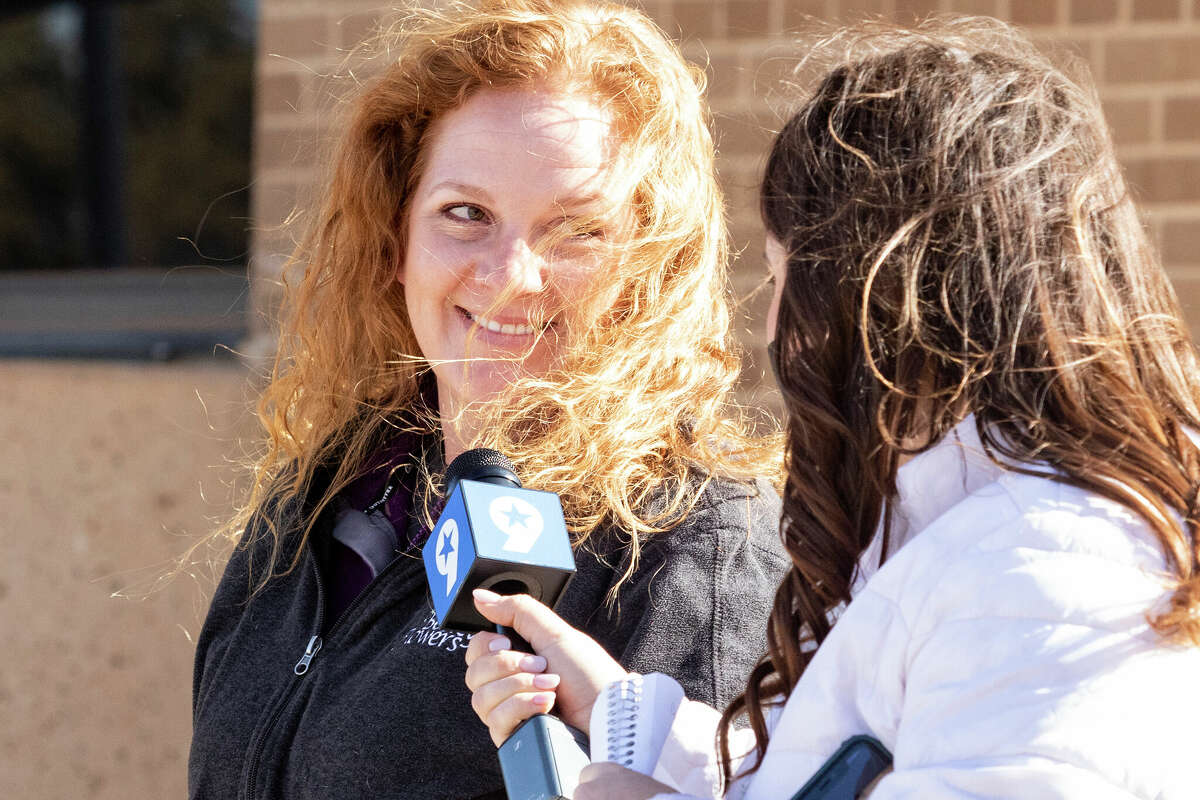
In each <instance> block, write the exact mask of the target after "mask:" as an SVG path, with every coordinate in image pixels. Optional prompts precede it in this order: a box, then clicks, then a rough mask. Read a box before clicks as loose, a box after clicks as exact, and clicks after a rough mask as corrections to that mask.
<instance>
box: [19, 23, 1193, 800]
mask: <svg viewBox="0 0 1200 800" xmlns="http://www.w3.org/2000/svg"><path fill="white" fill-rule="evenodd" d="M386 5H387V4H379V3H377V2H369V1H368V0H261V2H260V12H261V17H260V33H261V36H260V45H261V46H260V51H259V55H258V62H257V73H258V98H257V109H256V121H255V134H256V136H255V169H254V172H255V184H254V192H255V195H254V216H255V224H256V227H257V233H256V236H255V243H254V255H255V259H256V260H255V269H256V271H257V274H258V275H259V277H261V278H266V279H271V278H273V277H275V276H276V275H277V271H278V265H279V264H280V258H281V256H282V254H284V253H286V251H287V250H288V249H289V248H288V243H287V242H288V240H287V235H286V234H285V233H283V232H281V231H279V230H278V225H279V223H280V222H281V221H282V220H283V219H284V218H285V217H286V216H287V215H288V214H289V213H290V212H291V211H292V209H293V207H294V206H295V204H296V202H297V199H298V198H301V197H302V196H303V195H304V193H305V192H306V191H307V190H308V188H309V187H310V186H311V184H312V181H313V180H314V179H315V176H316V174H317V160H316V153H317V152H318V148H317V147H316V146H315V145H314V142H316V141H318V140H319V139H320V137H322V136H323V135H325V133H326V131H327V127H328V121H329V118H330V110H331V109H332V108H333V106H334V103H333V100H332V97H333V96H334V95H336V93H337V91H339V90H340V87H342V86H343V85H344V84H341V83H339V82H338V81H337V80H331V79H329V78H328V77H327V76H328V74H329V73H330V72H332V71H334V70H335V69H336V67H337V65H338V64H340V63H341V61H342V58H343V55H344V51H345V49H346V48H348V47H351V46H353V45H354V43H356V42H357V41H358V40H359V39H360V38H361V37H362V36H363V35H364V34H365V33H366V32H367V31H368V30H369V29H370V27H371V25H372V24H373V22H374V20H375V18H376V13H377V10H378V9H379V8H380V7H381V6H386ZM646 7H647V8H648V10H649V11H650V12H651V13H652V14H653V15H654V16H655V18H656V19H657V20H659V21H660V23H661V24H662V25H663V26H664V27H665V28H666V29H667V30H668V31H670V32H672V33H677V34H679V35H680V36H681V38H682V39H683V40H684V41H685V45H686V51H687V53H688V54H689V56H690V57H692V58H694V59H696V60H697V61H699V62H701V63H708V64H710V70H709V71H710V75H711V79H712V80H711V97H712V104H713V108H714V112H715V117H716V119H715V124H716V130H717V137H718V143H719V146H720V150H721V174H722V178H723V180H724V183H725V186H726V190H727V192H728V195H729V199H730V201H731V208H732V219H733V222H734V236H735V239H736V241H737V243H738V245H739V246H740V247H743V248H744V250H745V252H744V255H743V257H742V258H741V259H740V260H739V262H738V266H737V272H736V280H737V290H738V291H739V292H741V293H744V292H746V291H748V290H749V288H750V287H751V286H752V285H753V284H754V283H755V282H756V281H757V280H758V278H759V276H760V275H761V274H762V272H761V270H762V268H761V265H760V263H759V261H760V259H759V256H758V253H759V252H760V251H761V240H760V238H759V233H758V231H757V221H756V220H755V218H754V211H753V209H754V202H753V197H754V185H755V181H756V179H757V173H758V170H759V168H760V165H761V158H762V151H763V148H764V147H765V145H766V143H767V142H768V141H769V138H770V135H771V131H772V130H773V129H774V127H775V126H776V125H777V119H776V117H775V115H774V114H773V113H772V112H771V110H770V104H769V103H767V102H766V101H764V99H763V97H764V96H765V94H766V93H767V90H768V89H770V88H771V87H772V86H773V85H775V83H776V79H777V78H778V76H780V75H781V74H783V73H785V72H786V71H787V69H788V67H789V65H790V64H791V63H792V60H793V57H794V52H793V48H792V47H791V45H790V44H789V41H790V40H789V37H788V35H787V34H786V33H785V31H787V30H788V29H791V28H794V27H795V26H797V25H799V24H800V23H801V22H802V15H804V14H815V15H817V16H820V17H823V18H826V19H838V18H843V17H845V16H852V15H861V14H863V13H871V14H882V15H884V16H889V17H894V18H897V19H906V18H912V16H913V15H915V14H922V13H926V12H929V11H960V12H969V13H984V14H992V15H996V16H999V17H1002V18H1005V19H1009V20H1012V21H1014V22H1016V23H1019V24H1021V25H1023V26H1027V27H1028V29H1029V30H1030V31H1031V32H1033V33H1034V34H1035V35H1036V36H1037V37H1039V38H1040V39H1044V40H1047V41H1055V42H1058V43H1063V44H1066V45H1067V46H1069V47H1072V48H1075V49H1076V50H1077V51H1078V52H1079V53H1080V54H1081V55H1082V56H1083V57H1084V58H1086V59H1087V60H1088V61H1089V62H1090V64H1091V65H1092V68H1093V70H1094V71H1095V73H1096V75H1097V77H1098V79H1099V81H1100V85H1101V91H1102V94H1103V97H1104V101H1105V104H1106V108H1107V111H1108V113H1109V115H1110V120H1111V123H1112V126H1113V129H1114V131H1115V132H1116V136H1117V139H1118V142H1119V147H1120V153H1121V157H1122V159H1123V162H1124V164H1125V167H1126V169H1127V171H1128V174H1129V176H1130V178H1131V180H1132V181H1133V183H1134V184H1135V185H1136V187H1137V188H1138V190H1139V192H1140V194H1141V196H1142V199H1143V201H1144V207H1145V209H1146V211H1147V215H1148V216H1147V218H1148V224H1149V225H1150V226H1151V228H1152V230H1153V232H1154V235H1155V237H1156V239H1157V241H1158V242H1159V244H1160V247H1161V249H1162V251H1163V253H1164V257H1165V259H1166V261H1167V263H1168V265H1169V268H1170V270H1171V273H1172V275H1173V277H1174V280H1175V282H1176V285H1177V287H1178V289H1179V292H1180V294H1181V296H1182V299H1183V302H1184V305H1185V307H1186V308H1187V310H1188V312H1189V313H1190V314H1191V315H1192V319H1193V320H1194V321H1197V322H1200V0H923V1H919V0H866V1H865V2H861V3H851V2H838V0H673V1H672V0H662V1H657V0H656V1H654V2H648V3H646ZM266 294H268V292H266V291H265V290H264V291H263V292H262V294H260V295H259V297H260V303H261V298H262V297H264V296H265V295H266ZM760 309H761V304H759V305H757V306H755V305H753V304H752V305H751V307H750V308H749V312H748V313H749V314H750V316H751V317H752V319H750V320H748V321H746V322H745V323H744V324H743V325H742V326H741V328H742V329H744V330H746V331H747V333H746V336H745V341H746V344H747V346H748V347H749V349H750V350H751V352H752V353H757V352H758V345H759V343H760V338H761V337H760V329H761V327H762V321H761V316H760ZM253 319H254V320H255V322H256V324H257V320H258V317H257V316H253ZM758 376H761V369H757V368H754V367H751V369H750V370H749V381H748V383H747V390H748V395H751V396H753V395H755V394H756V393H758V394H761V392H758V390H757V389H756V387H757V386H758ZM246 384H247V376H246V371H245V370H244V369H243V368H242V367H239V366H237V365H235V364H232V363H229V362H226V363H219V364H218V363H209V362H187V363H178V364H168V365H149V366H143V365H136V364H104V363H74V362H48V363H38V362H7V363H4V362H0V443H2V445H3V451H2V452H3V454H4V457H3V459H0V542H2V547H3V550H2V551H0V552H2V553H3V558H0V642H3V647H4V652H5V655H4V659H5V660H4V663H5V665H6V666H4V667H0V719H2V720H4V723H5V724H4V725H3V726H0V795H3V796H4V797H21V798H26V797H28V798H35V797H36V798H60V797H61V798H126V797H133V798H159V797H162V798H167V797H180V796H183V793H184V785H185V764H186V755H187V747H188V734H189V702H190V695H189V689H190V682H191V652H192V641H191V637H192V636H194V634H195V632H196V630H197V629H198V626H199V621H200V618H201V615H202V614H203V609H204V602H205V598H204V592H205V591H206V590H207V589H208V588H209V586H210V584H209V582H208V579H207V576H206V574H205V573H206V572H207V570H206V569H204V568H203V566H201V568H200V569H198V570H193V571H190V572H194V573H195V574H197V575H198V578H195V579H194V578H193V577H191V574H187V575H185V576H184V577H183V578H182V579H180V580H177V581H175V582H173V583H171V584H169V585H167V586H166V587H165V588H162V589H160V590H159V591H157V592H153V593H151V594H150V595H149V596H148V597H147V598H146V599H144V600H140V601H135V600H128V599H121V598H120V597H114V596H113V595H114V593H120V592H121V591H126V592H127V593H130V594H134V595H138V594H145V591H144V590H145V589H147V588H148V583H147V582H148V581H151V580H152V579H153V578H154V577H155V576H157V575H161V574H163V572H164V571H166V570H167V568H168V567H169V565H170V559H171V558H172V557H173V556H176V555H178V554H179V553H181V552H182V551H184V550H185V549H186V548H187V546H188V545H189V544H190V543H191V542H193V541H195V539H196V537H198V536H200V535H202V534H203V533H204V532H206V531H207V530H209V529H210V527H211V525H212V521H213V520H214V519H216V518H219V517H220V516H222V515H223V514H225V513H227V511H228V504H229V498H228V493H227V491H226V489H225V487H224V486H223V482H224V481H227V480H228V477H229V474H230V472H229V469H228V467H227V466H226V465H225V459H226V458H228V457H231V456H234V455H236V453H237V450H238V447H237V445H236V442H235V437H236V435H237V434H239V433H244V432H246V431H247V430H249V429H250V427H251V421H250V420H249V419H248V418H247V417H246V416H245V411H244V409H245V401H246ZM762 396H763V397H764V399H765V400H766V401H767V402H769V401H770V394H769V392H768V393H766V394H765V395H762Z"/></svg>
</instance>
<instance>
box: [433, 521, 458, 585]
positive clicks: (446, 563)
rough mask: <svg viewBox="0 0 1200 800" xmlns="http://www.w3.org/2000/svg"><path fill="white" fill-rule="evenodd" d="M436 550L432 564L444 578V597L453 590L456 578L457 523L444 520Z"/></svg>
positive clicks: (438, 535)
mask: <svg viewBox="0 0 1200 800" xmlns="http://www.w3.org/2000/svg"><path fill="white" fill-rule="evenodd" d="M437 537H438V538H437V548H436V549H435V550H434V551H433V563H434V566H436V567H437V571H438V572H439V573H441V574H442V575H445V576H446V596H447V597H449V596H450V590H451V589H453V588H454V581H455V579H456V578H458V522H456V521H455V520H454V519H448V520H446V524H445V525H443V526H442V529H441V530H440V531H438V534H437Z"/></svg>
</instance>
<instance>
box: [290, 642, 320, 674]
mask: <svg viewBox="0 0 1200 800" xmlns="http://www.w3.org/2000/svg"><path fill="white" fill-rule="evenodd" d="M320 649H321V637H320V636H314V637H312V638H311V639H309V640H308V647H306V648H304V655H302V656H300V660H299V661H297V662H296V666H295V668H293V669H292V672H294V673H296V674H297V675H303V674H304V673H306V672H308V665H309V664H311V663H312V660H313V658H315V657H316V655H317V652H318V651H319V650H320Z"/></svg>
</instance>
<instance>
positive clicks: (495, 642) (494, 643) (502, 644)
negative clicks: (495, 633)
mask: <svg viewBox="0 0 1200 800" xmlns="http://www.w3.org/2000/svg"><path fill="white" fill-rule="evenodd" d="M488 650H491V651H492V652H493V653H496V652H499V651H501V650H512V642H510V641H509V640H508V639H505V638H504V637H503V636H501V637H499V638H496V639H492V640H491V641H490V642H488Z"/></svg>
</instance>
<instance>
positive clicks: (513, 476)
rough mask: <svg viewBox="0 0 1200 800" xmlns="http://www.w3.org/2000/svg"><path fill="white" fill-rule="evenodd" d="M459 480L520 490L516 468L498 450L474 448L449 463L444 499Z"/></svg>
mask: <svg viewBox="0 0 1200 800" xmlns="http://www.w3.org/2000/svg"><path fill="white" fill-rule="evenodd" d="M461 480H468V481H483V482H484V483H495V484H500V485H508V486H513V487H515V488H518V489H519V488H521V479H520V478H518V477H517V468H516V467H515V466H514V465H513V463H512V462H511V461H509V460H508V457H507V456H506V455H504V454H503V453H501V452H500V451H498V450H491V449H488V448H486V447H476V448H475V449H474V450H467V451H465V452H463V453H459V455H458V457H457V458H455V459H454V460H453V461H451V462H450V466H448V467H446V497H449V496H450V495H451V494H453V493H454V487H455V486H457V485H458V482H459V481H461Z"/></svg>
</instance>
